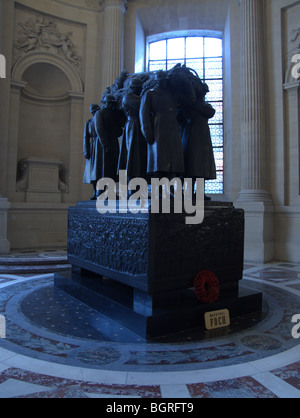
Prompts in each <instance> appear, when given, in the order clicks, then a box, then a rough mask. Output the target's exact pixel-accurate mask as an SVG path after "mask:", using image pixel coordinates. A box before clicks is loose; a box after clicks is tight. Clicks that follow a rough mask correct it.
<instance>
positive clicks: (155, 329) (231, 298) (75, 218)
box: [55, 202, 261, 338]
mask: <svg viewBox="0 0 300 418" xmlns="http://www.w3.org/2000/svg"><path fill="white" fill-rule="evenodd" d="M186 216H187V215H186V214H184V213H182V214H175V213H169V214H154V213H151V211H150V212H149V213H139V214H132V213H107V214H100V213H99V212H98V211H97V209H96V203H95V202H79V203H78V204H77V206H76V207H72V208H70V209H69V225H68V257H69V262H70V263H71V264H72V266H73V271H72V273H71V274H70V275H69V277H67V276H66V275H64V276H62V275H56V278H55V281H56V285H57V286H58V287H60V288H61V289H63V290H65V291H67V292H68V293H71V294H72V295H73V296H75V297H77V298H78V299H80V300H82V301H83V302H85V303H87V304H89V305H90V306H92V307H93V308H95V309H97V310H98V311H100V312H102V313H104V314H105V315H108V316H110V317H111V318H112V319H114V320H116V321H117V322H119V323H121V324H122V325H124V326H127V327H128V328H129V329H131V330H132V331H134V332H136V333H137V334H139V335H141V336H143V337H145V338H154V337H157V336H160V335H164V334H167V333H171V332H176V331H182V330H185V329H188V328H192V327H197V326H201V325H203V324H202V323H203V314H204V313H205V312H207V311H214V310H217V309H225V308H226V309H229V310H230V314H231V315H232V316H237V315H243V314H247V313H250V312H254V311H256V310H260V308H261V295H245V294H243V295H241V292H240V290H239V281H240V280H241V279H242V277H243V254H244V212H243V211H242V210H239V209H235V208H234V207H233V205H232V204H230V203H224V202H206V203H205V216H204V220H203V222H202V223H201V224H196V225H188V224H186ZM203 270H208V271H211V272H212V273H213V274H214V275H215V276H216V277H217V278H218V281H219V283H220V294H219V297H218V300H217V301H216V302H215V303H214V304H213V305H209V306H208V305H206V304H203V303H201V302H199V301H198V300H197V298H196V295H195V292H194V290H193V286H194V279H195V277H196V275H197V274H198V273H199V272H201V271H203Z"/></svg>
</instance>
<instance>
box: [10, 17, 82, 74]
mask: <svg viewBox="0 0 300 418" xmlns="http://www.w3.org/2000/svg"><path fill="white" fill-rule="evenodd" d="M18 26H19V27H20V30H19V32H18V36H17V39H16V42H15V44H14V49H13V52H14V63H16V62H17V61H18V59H20V58H21V57H23V56H24V55H26V54H28V53H32V52H44V53H45V52H47V53H48V54H51V55H58V56H60V57H62V58H63V59H64V60H66V61H68V63H69V64H71V65H72V66H73V67H74V68H76V69H77V70H79V68H80V67H81V58H80V57H79V56H78V54H77V53H76V47H75V46H74V44H73V42H72V40H71V37H72V32H68V33H61V32H60V30H59V29H58V28H57V24H56V22H55V20H54V19H49V18H46V17H44V16H41V15H40V16H37V17H36V18H35V19H34V18H29V19H28V20H26V21H25V22H19V23H18Z"/></svg>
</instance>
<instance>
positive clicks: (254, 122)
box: [237, 0, 274, 262]
mask: <svg viewBox="0 0 300 418" xmlns="http://www.w3.org/2000/svg"><path fill="white" fill-rule="evenodd" d="M240 5H241V31H242V33H241V39H242V50H241V69H242V80H241V103H242V113H241V120H242V125H241V133H242V137H241V140H242V190H241V192H240V196H239V199H238V201H237V205H238V206H239V207H241V208H243V209H244V210H245V218H246V239H245V258H246V259H247V260H249V261H250V260H251V261H258V262H264V261H269V260H271V259H272V257H273V211H274V208H273V201H272V196H271V194H270V192H269V178H268V176H269V169H268V159H269V155H268V145H267V129H266V115H267V107H266V100H267V93H266V74H265V57H266V49H265V39H264V32H265V29H264V12H265V0H241V1H240Z"/></svg>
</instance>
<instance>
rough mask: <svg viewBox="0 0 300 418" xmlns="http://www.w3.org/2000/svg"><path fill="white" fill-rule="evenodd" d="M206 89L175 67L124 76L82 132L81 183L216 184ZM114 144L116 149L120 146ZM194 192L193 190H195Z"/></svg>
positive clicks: (212, 112) (190, 73)
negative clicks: (121, 176) (123, 174)
mask: <svg viewBox="0 0 300 418" xmlns="http://www.w3.org/2000/svg"><path fill="white" fill-rule="evenodd" d="M208 91H209V90H208V86H207V85H206V84H205V83H203V82H202V81H201V79H200V78H199V77H198V76H197V74H195V72H194V71H193V70H191V69H189V68H187V67H185V66H181V65H180V64H178V65H177V66H175V67H174V68H173V69H172V70H169V71H158V72H155V73H139V74H128V73H127V72H126V71H123V72H122V73H121V75H120V77H119V78H118V79H117V80H116V81H115V83H114V84H113V85H112V86H111V87H109V88H107V90H106V91H105V93H104V94H103V96H102V98H101V101H100V105H97V104H94V105H91V107H90V112H91V114H92V118H91V119H90V120H88V121H87V122H86V125H85V131H84V147H83V148H84V149H83V152H84V156H85V158H86V160H87V161H86V167H85V173H84V180H83V181H84V183H89V184H92V185H93V189H94V192H93V196H92V198H91V199H92V200H96V199H97V190H96V188H97V187H96V186H97V182H98V180H100V179H101V178H107V177H109V178H112V179H116V177H117V175H118V173H119V171H120V170H126V171H127V176H128V179H129V180H130V179H132V178H136V177H141V178H145V179H146V180H147V181H149V182H150V180H151V178H153V177H159V178H163V177H166V178H168V179H169V180H171V179H173V178H175V177H179V178H192V179H193V185H194V186H195V182H196V179H197V178H203V179H205V180H211V179H216V165H215V160H214V153H213V146H212V141H211V135H210V130H209V125H208V121H209V119H210V118H212V117H213V116H214V115H215V110H214V109H213V107H212V106H211V105H210V104H208V103H207V102H206V101H205V96H206V94H207V93H208ZM119 138H121V145H120V146H119ZM194 186H193V189H194Z"/></svg>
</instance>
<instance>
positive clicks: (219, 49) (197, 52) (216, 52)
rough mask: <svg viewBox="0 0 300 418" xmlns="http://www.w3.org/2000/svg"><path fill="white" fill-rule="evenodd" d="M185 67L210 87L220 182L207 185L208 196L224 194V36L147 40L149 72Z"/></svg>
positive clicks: (210, 35) (168, 36) (207, 98)
mask: <svg viewBox="0 0 300 418" xmlns="http://www.w3.org/2000/svg"><path fill="white" fill-rule="evenodd" d="M178 63H181V64H185V65H186V66H187V67H190V68H192V69H193V70H195V71H197V73H198V75H199V77H200V78H201V80H203V81H204V82H206V83H207V84H208V86H209V90H210V91H209V93H208V94H207V96H206V100H207V101H208V102H209V103H210V104H211V105H212V106H213V107H214V108H215V110H216V115H215V117H214V118H213V119H211V120H210V130H211V136H212V142H213V147H214V154H215V160H216V166H217V180H213V181H207V182H206V193H208V194H223V192H224V129H223V124H224V120H223V42H222V34H221V33H216V32H213V33H211V32H201V33H199V32H197V34H193V36H191V35H188V36H183V35H182V34H181V33H173V34H171V35H166V34H165V35H156V36H152V37H149V38H148V71H158V70H170V69H171V68H173V67H174V66H175V65H176V64H178Z"/></svg>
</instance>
